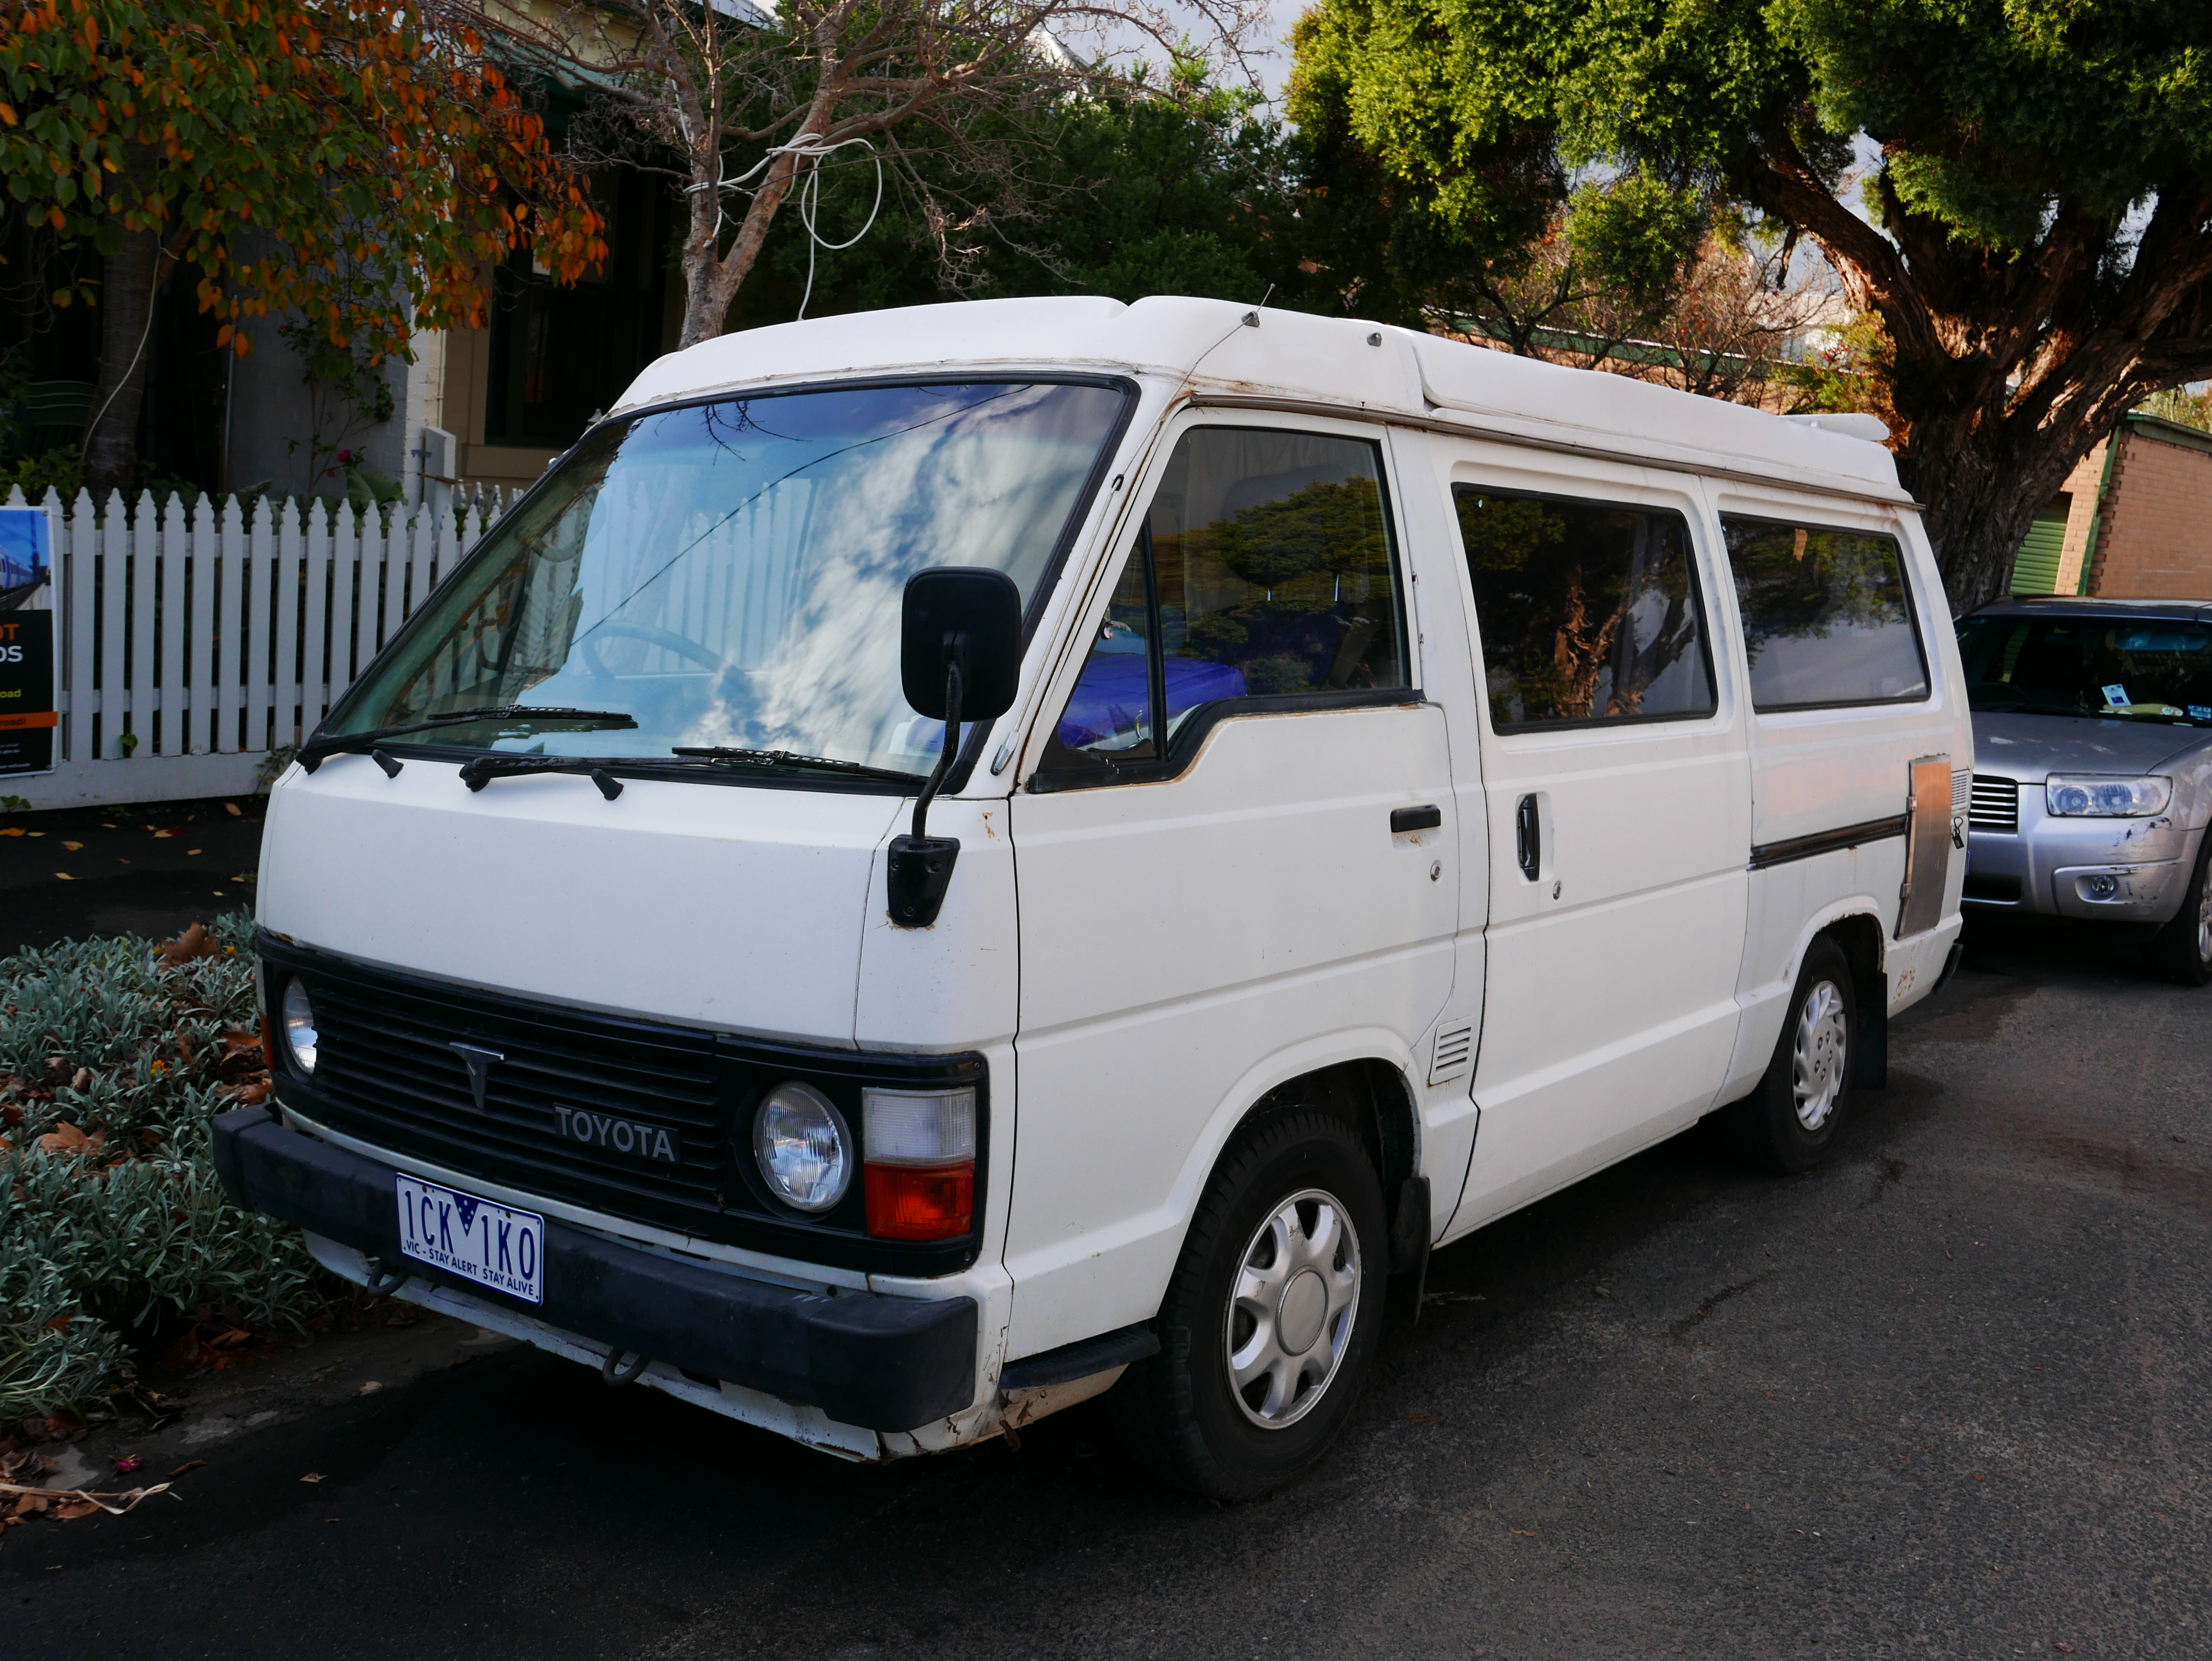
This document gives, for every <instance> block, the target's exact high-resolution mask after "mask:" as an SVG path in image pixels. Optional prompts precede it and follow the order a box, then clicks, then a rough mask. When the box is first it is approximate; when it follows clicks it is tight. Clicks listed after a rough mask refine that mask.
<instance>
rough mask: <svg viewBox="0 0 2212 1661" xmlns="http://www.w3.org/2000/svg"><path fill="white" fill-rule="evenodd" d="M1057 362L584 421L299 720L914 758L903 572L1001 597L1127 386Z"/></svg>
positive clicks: (1071, 508)
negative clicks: (1016, 374)
mask: <svg viewBox="0 0 2212 1661" xmlns="http://www.w3.org/2000/svg"><path fill="white" fill-rule="evenodd" d="M1127 396H1128V395H1127V393H1126V392H1125V391H1123V390H1121V389H1120V388H1118V387H1115V386H1109V385H1072V384H1060V383H1035V382H1031V383H1019V384H1011V383H997V384H992V383H977V384H970V385H909V386H869V387H854V388H849V389H846V390H842V391H840V390H834V389H833V390H823V391H799V392H789V393H783V394H779V395H775V396H771V397H747V398H733V399H731V400H728V401H726V402H721V403H706V404H698V405H693V406H690V407H686V408H684V409H669V410H664V411H660V412H659V413H654V414H648V415H641V416H639V417H637V418H636V419H635V420H633V421H628V422H624V423H620V424H613V425H609V426H607V427H602V428H600V429H599V431H597V432H595V433H592V434H591V435H590V436H589V438H587V439H586V441H585V442H584V443H583V444H582V445H581V446H580V447H579V448H578V450H577V452H575V453H574V454H573V455H572V456H570V457H569V458H568V460H567V461H565V462H564V463H563V464H562V467H561V470H560V471H559V473H558V474H557V475H556V476H555V477H554V478H552V479H551V480H550V481H548V482H547V484H546V486H545V488H544V489H542V490H541V491H539V492H538V494H536V496H535V497H533V498H532V500H530V501H529V502H528V503H527V504H526V506H524V507H523V508H521V509H520V510H519V511H517V512H514V513H513V514H511V515H509V517H508V518H507V519H505V520H504V521H502V522H501V524H499V525H498V526H497V527H496V528H495V530H493V531H492V533H491V534H490V536H489V537H488V538H487V539H486V543H485V545H484V546H483V548H482V549H479V550H478V551H477V554H476V555H474V556H473V557H472V558H471V560H470V561H468V563H467V564H466V565H465V566H464V567H462V568H461V570H460V572H459V573H458V575H457V576H456V577H455V579H454V580H453V582H452V583H451V584H450V585H447V587H446V589H445V590H444V591H441V592H440V593H437V594H435V596H434V597H432V600H431V602H430V603H429V604H428V606H427V607H425V608H424V609H423V610H422V612H420V613H418V614H417V615H416V617H415V618H414V619H412V620H411V621H410V623H409V624H408V626H407V628H406V630H405V631H404V633H403V634H402V635H401V637H400V639H399V640H398V643H397V645H396V646H394V648H393V649H392V652H390V653H389V654H388V655H387V656H386V658H385V659H384V660H383V661H382V662H380V664H377V665H376V666H375V668H374V670H372V671H371V673H370V674H369V675H368V676H366V677H364V679H363V680H362V682H361V684H360V685H359V686H358V687H357V688H356V689H355V691H354V693H353V694H352V695H350V696H349V697H348V698H347V699H346V700H345V701H344V703H343V705H342V706H340V708H339V709H338V710H337V712H336V713H335V714H334V715H333V717H332V718H331V720H330V721H329V722H328V723H326V724H325V727H324V731H325V733H326V734H328V735H332V736H338V735H344V734H349V733H364V732H369V731H372V730H380V729H384V728H388V727H397V726H404V725H407V724H412V723H417V722H426V721H435V720H436V719H437V718H439V717H440V716H441V715H445V714H449V713H452V712H459V711H464V710H474V709H495V708H498V707H500V706H513V705H529V706H541V707H544V706H553V707H562V708H569V709H583V710H589V711H594V712H606V713H608V714H611V715H617V716H626V717H628V718H629V719H630V720H632V721H635V726H628V725H626V724H621V723H618V722H616V721H611V720H600V721H598V722H596V723H589V722H578V723H576V724H573V725H565V726H564V725H562V724H560V723H559V722H558V721H556V720H523V721H518V720H516V719H514V718H506V719H499V718H489V719H483V720H477V721H471V722H468V723H465V724H457V725H440V726H438V727H436V729H435V730H431V731H427V732H422V733H420V734H417V735H415V736H413V737H410V738H409V739H408V740H407V741H406V742H410V743H419V744H435V745H437V746H441V747H448V746H458V747H460V748H463V749H483V750H493V751H501V752H507V753H524V754H540V753H542V754H545V755H555V756H562V755H574V756H590V757H594V758H603V757H616V758H621V759H624V760H629V759H639V760H642V759H645V758H652V759H654V760H665V759H669V758H670V757H671V752H672V751H674V750H676V749H679V748H713V747H726V748H730V749H745V750H756V751H775V752H789V753H793V754H795V755H806V756H816V757H826V758H829V759H830V760H832V761H839V762H843V763H848V764H859V765H860V766H863V767H874V768H883V769H888V770H890V771H892V772H895V773H927V771H928V770H929V768H930V767H931V765H932V764H933V761H934V760H935V758H936V755H937V752H938V750H939V748H940V747H941V745H942V743H943V737H944V732H943V728H942V725H941V724H939V723H938V722H936V721H933V720H926V719H924V718H921V717H919V716H917V715H916V714H915V712H914V711H913V710H912V709H910V708H909V707H908V706H907V703H906V700H905V699H904V698H903V697H902V695H901V693H900V689H899V615H900V607H901V599H902V592H903V590H904V587H905V584H906V580H907V579H908V577H910V576H911V575H913V574H914V573H915V572H917V571H920V570H921V569H923V568H924V567H928V566H933V565H961V566H987V567H992V568H994V569H996V570H1000V571H1003V572H1005V573H1006V574H1007V575H1009V576H1011V577H1012V579H1014V581H1015V583H1016V584H1017V585H1018V587H1019V588H1020V590H1021V592H1022V597H1023V600H1024V603H1027V602H1028V601H1030V599H1032V598H1033V597H1035V595H1036V591H1037V588H1038V586H1039V585H1040V584H1042V582H1043V581H1044V580H1045V579H1046V575H1047V572H1048V567H1050V565H1051V563H1052V559H1053V555H1054V550H1055V549H1056V548H1057V547H1058V546H1059V544H1060V539H1061V537H1062V535H1063V533H1064V532H1065V530H1066V528H1067V527H1068V525H1069V524H1070V522H1071V520H1072V518H1073V515H1074V514H1075V513H1076V512H1077V511H1078V510H1079V507H1080V506H1081V505H1082V501H1083V500H1084V498H1085V494H1086V487H1087V485H1088V484H1089V482H1090V481H1091V478H1092V476H1093V475H1094V473H1095V472H1096V470H1097V465H1098V463H1099V459H1100V454H1101V452H1102V450H1103V447H1104V446H1105V443H1106V441H1107V439H1109V437H1110V436H1111V434H1112V433H1113V432H1114V430H1115V427H1116V424H1117V422H1118V421H1119V420H1120V419H1121V414H1122V411H1123V409H1124V407H1125V404H1126V403H1127Z"/></svg>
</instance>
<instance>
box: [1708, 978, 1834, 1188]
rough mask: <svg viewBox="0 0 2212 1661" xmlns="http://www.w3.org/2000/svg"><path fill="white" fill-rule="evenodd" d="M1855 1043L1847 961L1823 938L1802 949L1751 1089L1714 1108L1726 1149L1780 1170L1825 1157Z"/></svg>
mask: <svg viewBox="0 0 2212 1661" xmlns="http://www.w3.org/2000/svg"><path fill="white" fill-rule="evenodd" d="M1816 1000H1818V1001H1819V1009H1818V1011H1817V1014H1816V1015H1815V1016H1814V1019H1812V1020H1811V1021H1808V1014H1807V1012H1808V1009H1809V1008H1811V1007H1812V1006H1814V1003H1815V1002H1816ZM1838 1022H1839V1023H1840V1024H1839V1025H1838ZM1801 1038H1802V1039H1804V1040H1806V1043H1807V1054H1806V1056H1805V1058H1804V1060H1805V1063H1806V1070H1807V1072H1808V1077H1807V1078H1806V1079H1805V1080H1804V1081H1803V1082H1802V1083H1801V1081H1800V1078H1799V1070H1800V1058H1799V1055H1798V1046H1799V1040H1800V1039H1801ZM1858 1047H1859V1009H1858V999H1857V994H1856V992H1855V991H1854V989H1853V987H1852V985H1851V967H1850V964H1849V963H1848V962H1847V961H1844V954H1843V950H1842V949H1841V948H1840V947H1838V945H1837V944H1836V943H1835V942H1834V941H1832V940H1830V939H1827V938H1826V937H1822V938H1820V939H1818V940H1815V941H1814V943H1813V944H1812V946H1811V947H1810V948H1809V949H1808V950H1807V952H1806V953H1805V961H1804V964H1803V966H1802V967H1800V968H1799V969H1798V971H1797V985H1796V986H1795V987H1794V988H1793V989H1792V990H1791V991H1790V1009H1789V1013H1788V1014H1787V1015H1785V1016H1784V1018H1783V1022H1782V1036H1781V1037H1780V1038H1779V1039H1778V1040H1776V1041H1775V1046H1774V1058H1773V1059H1772V1060H1771V1061H1770V1062H1769V1063H1768V1064H1767V1067H1766V1071H1765V1075H1764V1076H1761V1078H1760V1079H1759V1086H1758V1088H1756V1089H1754V1090H1753V1091H1752V1093H1751V1094H1749V1095H1747V1096H1746V1097H1745V1098H1744V1099H1743V1100H1741V1101H1736V1102H1731V1103H1730V1104H1729V1106H1726V1107H1723V1109H1721V1112H1720V1114H1719V1119H1720V1130H1721V1133H1722V1137H1723V1141H1724V1142H1725V1143H1727V1145H1728V1147H1729V1150H1730V1151H1731V1152H1733V1153H1734V1154H1735V1155H1736V1156H1737V1157H1738V1158H1739V1159H1741V1160H1743V1161H1746V1162H1747V1163H1749V1164H1752V1165H1756V1166H1759V1167H1761V1168H1762V1169H1765V1170H1769V1171H1778V1172H1780V1173H1783V1174H1784V1175H1795V1174H1796V1173H1798V1172H1800V1171H1809V1170H1811V1169H1812V1168H1813V1167H1814V1166H1816V1165H1818V1164H1819V1163H1820V1161H1822V1160H1824V1159H1826V1157H1827V1156H1828V1150H1829V1149H1831V1148H1832V1147H1833V1146H1834V1145H1835V1141H1836V1127H1837V1126H1838V1125H1840V1124H1841V1123H1842V1122H1843V1118H1844V1112H1845V1111H1846V1109H1847V1108H1848V1107H1849V1106H1850V1090H1851V1073H1852V1070H1853V1069H1854V1068H1855V1067H1856V1066H1857V1061H1858ZM1808 1120H1809V1121H1811V1122H1809V1123H1808Z"/></svg>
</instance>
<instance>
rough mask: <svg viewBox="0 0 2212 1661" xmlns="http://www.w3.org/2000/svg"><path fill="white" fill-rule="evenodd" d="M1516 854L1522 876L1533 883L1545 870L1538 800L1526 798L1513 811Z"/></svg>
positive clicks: (1531, 797)
mask: <svg viewBox="0 0 2212 1661" xmlns="http://www.w3.org/2000/svg"><path fill="white" fill-rule="evenodd" d="M1513 843H1514V852H1515V855H1516V858H1519V860H1520V862H1521V875H1522V876H1525V877H1527V878H1528V880H1529V881H1530V882H1534V881H1535V880H1536V874H1537V873H1538V872H1539V871H1541V870H1543V869H1544V830H1543V827H1542V825H1541V824H1540V823H1539V822H1538V821H1537V818H1536V798H1535V797H1534V796H1524V797H1522V798H1521V801H1520V803H1519V805H1517V806H1516V808H1515V809H1513Z"/></svg>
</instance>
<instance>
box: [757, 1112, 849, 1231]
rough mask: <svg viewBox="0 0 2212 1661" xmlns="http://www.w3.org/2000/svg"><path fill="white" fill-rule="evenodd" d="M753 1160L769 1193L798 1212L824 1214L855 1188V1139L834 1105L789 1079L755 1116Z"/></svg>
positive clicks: (843, 1117)
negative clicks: (848, 1191)
mask: <svg viewBox="0 0 2212 1661" xmlns="http://www.w3.org/2000/svg"><path fill="white" fill-rule="evenodd" d="M753 1158H754V1160H755V1161H757V1162H758V1164H759V1166H760V1173H761V1176H762V1178H763V1180H765V1181H766V1182H767V1184H768V1185H769V1192H770V1193H772V1194H774V1195H775V1197H777V1198H778V1199H780V1200H781V1201H782V1202H783V1203H785V1204H786V1205H789V1206H793V1207H795V1208H797V1209H799V1210H801V1211H827V1210H829V1209H830V1208H831V1207H833V1206H835V1205H836V1203H837V1202H838V1201H839V1200H841V1199H842V1198H844V1197H845V1191H846V1190H847V1189H848V1188H850V1187H851V1186H852V1185H853V1164H854V1159H853V1137H852V1133H851V1132H850V1131H848V1130H847V1129H846V1128H845V1116H844V1115H843V1114H842V1113H840V1112H838V1111H837V1108H836V1104H835V1103H834V1102H832V1101H831V1100H829V1097H827V1096H825V1095H823V1094H822V1092H821V1091H819V1090H817V1089H816V1088H814V1087H813V1086H812V1085H811V1084H801V1083H800V1082H799V1081H798V1080H797V1079H789V1080H787V1081H786V1082H783V1083H781V1084H779V1085H777V1086H776V1087H775V1088H774V1089H773V1090H770V1091H769V1093H768V1095H767V1097H766V1098H765V1099H764V1100H763V1101H762V1102H761V1105H760V1109H759V1111H758V1112H756V1113H755V1114H754V1115H753Z"/></svg>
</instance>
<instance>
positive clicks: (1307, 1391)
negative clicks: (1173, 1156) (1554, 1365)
mask: <svg viewBox="0 0 2212 1661" xmlns="http://www.w3.org/2000/svg"><path fill="white" fill-rule="evenodd" d="M1388 1273H1389V1246H1388V1245H1387V1244H1386V1239H1385V1229H1384V1224H1383V1189H1382V1184H1381V1183H1380V1182H1379V1181H1378V1180H1377V1179H1376V1175H1375V1167H1374V1166H1373V1165H1372V1163H1371V1162H1370V1161H1369V1159H1368V1156H1367V1152H1366V1150H1365V1149H1364V1148H1363V1147H1361V1146H1360V1144H1359V1142H1358V1139H1357V1137H1354V1136H1353V1135H1352V1131H1350V1130H1349V1129H1348V1128H1347V1127H1346V1125H1344V1124H1343V1123H1342V1121H1340V1120H1339V1119H1336V1118H1331V1117H1329V1116H1328V1115H1327V1114H1323V1113H1315V1112H1292V1113H1288V1114H1285V1115H1283V1116H1281V1117H1279V1118H1267V1119H1264V1120H1262V1121H1261V1123H1260V1124H1259V1125H1257V1126H1256V1127H1255V1128H1254V1129H1253V1130H1251V1131H1248V1132H1246V1133H1244V1134H1243V1136H1241V1137H1239V1139H1238V1140H1237V1142H1236V1143H1232V1144H1231V1149H1230V1151H1229V1154H1228V1155H1227V1156H1226V1157H1225V1159H1224V1160H1223V1161H1222V1164H1221V1167H1220V1168H1219V1169H1218V1171H1216V1172H1215V1173H1214V1177H1213V1180H1212V1183H1210V1184H1209V1185H1207V1188H1206V1195H1205V1197H1204V1198H1203V1199H1201V1200H1200V1203H1199V1208H1198V1215H1197V1216H1196V1217H1195V1218H1194V1219H1193V1221H1192V1223H1191V1228H1190V1234H1189V1235H1188V1237H1187V1238H1186V1239H1185V1240H1184V1242H1183V1249H1182V1257H1181V1258H1179V1259H1178V1260H1177V1262H1176V1271H1175V1276H1174V1278H1173V1279H1172V1280H1171V1281H1170V1282H1169V1285H1168V1291H1167V1296H1166V1297H1165V1299H1164V1300H1162V1303H1161V1305H1160V1313H1159V1317H1158V1323H1157V1325H1158V1332H1159V1337H1160V1353H1159V1354H1158V1355H1155V1356H1153V1357H1152V1358H1151V1359H1150V1360H1148V1361H1141V1362H1139V1363H1138V1364H1137V1365H1136V1366H1134V1367H1131V1368H1130V1369H1129V1370H1128V1372H1127V1373H1125V1374H1123V1375H1122V1379H1121V1383H1120V1384H1118V1385H1115V1389H1114V1391H1113V1393H1112V1395H1111V1396H1109V1397H1108V1404H1109V1408H1110V1409H1111V1410H1112V1412H1113V1415H1114V1422H1115V1428H1116V1429H1117V1430H1118V1431H1119V1432H1120V1433H1121V1440H1122V1441H1123V1443H1124V1444H1125V1445H1126V1446H1127V1447H1128V1449H1129V1452H1130V1453H1131V1454H1132V1455H1133V1457H1134V1458H1136V1459H1137V1461H1138V1462H1139V1464H1143V1465H1144V1466H1145V1467H1146V1469H1147V1470H1151V1471H1152V1474H1153V1475H1154V1476H1158V1477H1159V1478H1160V1479H1161V1480H1163V1481H1164V1482H1171V1483H1173V1484H1174V1485H1175V1486H1176V1487H1177V1488H1188V1489H1189V1490H1190V1491H1191V1492H1193V1493H1195V1494H1204V1495H1205V1496H1206V1497H1207V1498H1208V1499H1212V1500H1249V1499H1254V1498H1256V1497H1257V1496H1258V1495H1260V1494H1265V1493H1267V1491H1268V1490H1269V1489H1271V1488H1277V1487H1279V1486H1280V1485H1281V1484H1283V1483H1284V1482H1288V1481H1290V1480H1291V1478H1292V1477H1294V1476H1297V1475H1298V1473H1299V1472H1301V1471H1303V1470H1305V1469H1306V1467H1307V1466H1309V1465H1310V1464H1313V1463H1314V1461H1315V1460H1316V1459H1318V1458H1321V1456H1322V1454H1323V1453H1324V1452H1327V1451H1328V1445H1329V1444H1330V1443H1331V1442H1332V1441H1334V1440H1335V1439H1336V1435H1337V1433H1338V1432H1339V1431H1340V1430H1341V1429H1342V1428H1343V1427H1344V1422H1345V1421H1346V1418H1347V1417H1349V1416H1350V1415H1351V1412H1352V1403H1353V1398H1354V1397H1356V1396H1357V1395H1358V1390H1359V1385H1360V1381H1361V1379H1362V1377H1363V1376H1364V1373H1366V1370H1367V1366H1368V1363H1369V1361H1370V1359H1371V1358H1372V1357H1373V1355H1374V1352H1375V1343H1376V1335H1377V1333H1378V1331H1379V1330H1380V1328H1381V1325H1382V1320H1383V1279H1384V1277H1385V1276H1387V1275H1388Z"/></svg>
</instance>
